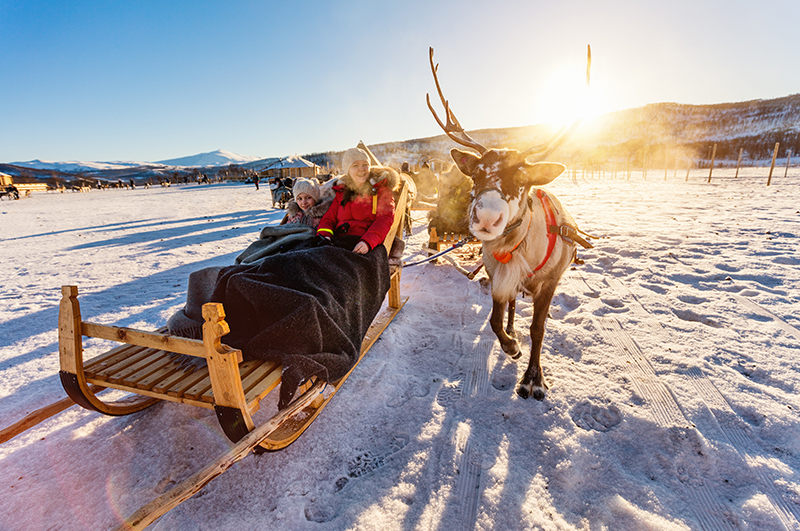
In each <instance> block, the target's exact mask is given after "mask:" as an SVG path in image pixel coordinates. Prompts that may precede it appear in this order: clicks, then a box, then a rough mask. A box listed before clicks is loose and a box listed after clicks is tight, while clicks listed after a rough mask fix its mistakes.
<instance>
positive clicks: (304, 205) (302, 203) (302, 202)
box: [294, 194, 317, 212]
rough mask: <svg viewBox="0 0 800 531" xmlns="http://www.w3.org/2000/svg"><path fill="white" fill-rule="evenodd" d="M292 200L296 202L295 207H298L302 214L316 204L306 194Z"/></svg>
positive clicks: (298, 195)
mask: <svg viewBox="0 0 800 531" xmlns="http://www.w3.org/2000/svg"><path fill="white" fill-rule="evenodd" d="M294 200H295V201H296V202H297V206H299V207H300V209H301V210H302V211H303V212H305V211H306V210H308V209H309V208H311V207H312V206H314V205H316V204H317V202H316V201H314V198H313V197H311V196H310V195H308V194H297V197H295V198H294Z"/></svg>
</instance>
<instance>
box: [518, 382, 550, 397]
mask: <svg viewBox="0 0 800 531" xmlns="http://www.w3.org/2000/svg"><path fill="white" fill-rule="evenodd" d="M517 394H518V395H519V396H521V397H522V398H525V399H527V398H528V397H529V396H531V395H533V398H535V399H536V400H544V396H545V388H544V387H539V386H538V385H537V386H532V385H526V384H521V385H520V386H519V387H517Z"/></svg>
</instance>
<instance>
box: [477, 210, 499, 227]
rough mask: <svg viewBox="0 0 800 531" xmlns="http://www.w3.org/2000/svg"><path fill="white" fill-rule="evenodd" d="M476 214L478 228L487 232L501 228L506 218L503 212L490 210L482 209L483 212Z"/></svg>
mask: <svg viewBox="0 0 800 531" xmlns="http://www.w3.org/2000/svg"><path fill="white" fill-rule="evenodd" d="M476 214H477V216H475V221H476V223H475V224H476V225H477V227H476V228H477V229H478V230H484V231H486V232H490V230H489V229H496V228H497V227H499V226H501V225H502V224H503V222H504V221H505V217H506V216H505V214H504V213H502V212H496V211H491V210H488V209H482V210H481V211H479V212H476Z"/></svg>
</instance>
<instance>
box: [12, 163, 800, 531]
mask: <svg viewBox="0 0 800 531" xmlns="http://www.w3.org/2000/svg"><path fill="white" fill-rule="evenodd" d="M732 173H733V170H719V171H715V173H714V180H713V181H712V183H711V184H707V183H706V182H705V180H706V177H707V171H699V170H698V171H696V172H693V173H692V176H691V177H690V179H689V182H688V183H686V182H685V181H684V176H685V174H682V173H681V172H679V174H680V175H679V176H678V178H677V179H676V178H673V175H672V173H671V172H670V174H669V179H668V181H667V182H664V179H663V174H659V173H658V172H657V171H655V170H653V171H651V172H650V173H649V174H648V178H647V181H644V180H642V178H641V176H640V175H634V176H633V177H632V179H631V180H598V179H594V180H593V179H588V180H584V179H582V178H581V177H580V176H578V179H577V181H573V180H572V176H571V175H570V176H566V175H565V176H563V177H561V178H560V179H559V180H557V181H556V182H555V183H553V185H552V186H550V187H549V190H550V191H552V192H553V193H555V194H556V195H557V196H558V197H559V198H560V199H561V201H562V203H563V204H564V205H565V206H566V207H567V208H568V209H569V210H570V211H571V212H572V214H573V215H574V216H575V218H576V219H577V220H578V222H579V224H580V226H581V228H583V229H584V230H586V231H587V232H589V233H591V234H594V235H596V236H601V237H602V239H599V240H596V241H595V246H596V247H595V249H593V250H590V251H582V252H580V253H579V256H580V257H581V258H583V259H584V260H585V261H586V263H585V264H584V265H581V266H576V267H575V268H574V269H573V270H570V271H568V272H567V274H566V275H565V277H564V278H563V279H562V281H561V285H560V288H559V290H558V292H557V294H556V297H555V298H554V300H553V304H552V307H551V309H550V316H551V319H549V320H548V325H547V327H548V328H547V333H546V335H545V350H544V353H543V364H544V372H545V376H546V377H547V379H548V382H549V384H550V386H551V389H550V391H549V394H548V395H547V397H546V399H545V400H544V401H542V402H537V401H534V400H532V399H529V400H523V399H521V398H519V397H518V396H517V395H516V394H515V393H514V388H515V382H516V381H517V380H518V379H519V377H521V375H522V372H523V371H524V368H525V366H526V364H527V349H528V348H529V344H530V341H529V339H528V337H527V327H528V325H529V324H530V318H531V310H532V308H531V304H530V300H529V299H527V300H520V301H519V302H518V304H517V331H518V335H519V336H521V337H523V338H524V340H523V352H524V354H523V357H522V359H521V360H520V361H519V362H518V363H512V362H511V361H509V360H508V359H506V358H505V355H504V354H503V353H502V351H501V350H500V348H499V345H498V344H497V342H496V340H495V338H494V336H493V334H492V332H491V330H490V329H489V327H488V315H489V311H490V308H491V298H490V296H489V293H488V290H487V289H486V288H484V287H482V285H481V283H479V282H478V281H477V280H475V281H470V280H468V279H467V278H466V277H465V276H463V275H461V274H460V273H458V272H457V271H456V269H455V268H454V267H453V266H451V265H449V264H447V262H441V263H439V264H425V265H421V266H416V267H411V268H407V269H406V270H404V272H403V281H402V290H403V292H404V294H405V295H409V296H410V300H409V301H408V303H407V304H406V306H405V307H404V308H403V310H402V311H401V312H400V314H399V315H398V316H397V317H396V319H395V320H394V321H393V323H392V324H391V325H390V326H389V328H388V329H387V330H386V331H385V332H384V334H383V336H382V337H381V339H380V340H379V341H378V343H376V345H375V346H374V347H373V348H372V350H371V351H370V352H369V354H368V355H367V357H366V358H365V359H364V360H363V361H362V363H361V364H360V365H359V366H358V367H357V368H356V370H355V371H354V373H353V375H352V376H351V377H350V379H348V380H347V382H346V383H345V385H344V387H343V388H342V390H341V391H340V392H339V393H338V394H337V396H336V397H335V398H334V399H333V401H332V402H331V404H330V405H329V406H328V407H327V408H326V409H325V411H324V412H323V413H322V414H321V415H320V417H319V418H318V419H317V420H316V421H315V422H314V424H313V425H312V426H311V427H310V428H309V429H308V431H307V432H306V433H305V434H304V435H303V436H302V437H301V438H300V439H299V440H298V441H297V442H295V443H294V444H293V445H291V446H290V447H288V448H287V449H285V450H283V451H281V452H276V453H269V454H264V455H260V456H255V455H250V456H248V457H246V458H245V459H243V460H241V461H240V462H238V463H237V464H236V465H234V466H233V467H232V468H231V469H230V470H228V471H227V472H225V474H223V475H222V476H220V477H219V478H217V479H215V480H214V481H213V482H211V483H210V484H209V485H207V486H206V487H205V488H204V489H203V491H202V492H201V493H200V494H198V495H196V496H195V497H194V498H192V499H190V500H189V501H187V502H185V503H183V504H182V505H180V506H178V507H177V508H175V509H173V510H172V511H171V512H169V513H167V514H166V515H165V516H164V517H162V518H161V519H160V520H159V521H157V522H156V523H155V524H154V525H153V526H152V528H153V529H162V530H187V531H188V530H200V529H215V530H222V529H224V530H231V531H240V530H261V529H276V528H279V529H287V530H289V529H290V530H295V529H297V530H305V529H308V530H344V529H381V530H383V529H398V530H400V529H403V530H410V529H425V530H431V529H440V530H442V529H448V530H450V529H495V530H518V529H585V530H600V529H612V530H640V529H658V530H663V529H704V530H737V529H740V530H745V529H746V530H765V529H798V528H800V527H798V526H799V525H800V524H798V521H800V477H798V474H800V419H798V411H799V410H800V398H798V395H797V393H798V391H799V390H800V369H798V365H799V364H798V358H799V357H800V312H799V311H798V308H800V170H798V169H791V170H790V174H789V177H788V178H784V177H783V170H782V169H781V171H780V172H778V171H777V170H776V173H775V175H774V176H773V180H772V185H771V186H770V187H766V186H765V184H766V174H765V170H764V169H763V168H761V169H758V170H756V169H753V170H744V171H743V175H740V177H739V178H738V179H736V180H734V179H732V178H731V176H732ZM755 173H758V176H757V177H756V176H754V175H753V174H755ZM726 175H727V177H725V176H726ZM268 197H269V191H268V190H267V189H266V187H262V188H261V190H260V191H256V190H255V189H254V188H253V187H252V186H245V185H233V184H229V185H213V186H202V187H201V186H185V187H172V188H169V189H160V188H159V189H151V190H141V189H137V190H133V191H106V192H100V191H92V192H90V193H88V194H77V193H73V194H35V195H33V196H31V197H30V198H27V199H24V200H20V201H15V202H8V201H3V202H2V203H0V264H1V265H2V267H0V418H1V419H2V422H0V428H3V427H6V426H8V425H9V424H11V423H13V422H15V421H17V420H19V419H20V418H22V417H23V416H25V415H26V414H28V413H30V412H31V411H33V410H35V409H37V408H40V407H43V406H45V405H47V404H49V403H51V402H55V401H56V400H59V399H61V398H63V397H64V396H65V395H64V391H63V390H62V389H61V386H60V383H59V379H58V376H57V373H58V368H59V367H58V355H57V344H56V342H57V334H56V320H57V314H58V308H57V306H58V301H59V298H60V286H61V285H63V284H76V285H78V287H79V290H80V296H79V299H80V301H81V308H82V313H83V316H84V319H91V320H93V321H96V322H105V323H117V324H120V325H126V326H132V327H139V328H145V329H155V328H156V327H159V326H162V325H164V324H165V322H166V320H167V318H168V317H169V316H170V315H171V314H172V312H173V311H175V310H176V309H178V308H179V307H181V306H182V305H183V302H184V296H185V289H186V280H187V277H188V274H189V273H190V272H191V271H193V270H195V269H199V268H201V267H205V266H208V265H227V264H231V263H233V259H234V257H235V256H236V255H237V254H238V253H239V252H240V251H241V250H242V249H244V248H245V247H246V246H247V245H248V244H249V243H250V241H252V240H253V239H254V238H255V237H256V235H257V233H258V231H259V229H260V228H261V227H262V226H264V225H265V224H268V223H277V221H278V220H279V219H280V217H281V216H282V212H281V211H277V210H272V209H271V205H270V201H269V199H268ZM415 215H416V217H418V218H422V217H423V216H424V213H423V212H415ZM426 240H427V234H426V231H425V226H424V222H423V221H421V220H420V221H418V222H416V223H415V224H414V234H413V236H411V237H410V238H409V240H408V242H407V249H406V259H407V260H408V261H413V260H417V259H420V258H422V257H423V253H422V247H423V244H424V243H425V242H426ZM298 333H300V331H298ZM99 343H100V342H99V341H98V342H95V341H94V340H92V341H89V342H88V344H89V346H90V348H89V349H88V350H89V352H88V355H90V356H91V355H93V354H96V353H99V352H100V347H101V345H100V344H99ZM273 412H274V405H269V404H268V405H266V406H265V407H264V408H262V411H261V412H259V415H263V416H264V417H266V416H268V415H270V414H272V413H273ZM230 446H231V443H230V442H228V440H227V439H226V438H225V437H224V435H223V434H222V431H221V429H220V427H219V425H218V424H217V421H216V418H215V415H214V413H213V411H210V410H205V409H199V408H193V407H191V406H183V405H177V404H173V403H162V404H159V405H156V406H154V407H152V408H150V409H148V410H145V411H143V412H140V413H137V414H134V415H130V416H126V417H104V416H101V415H99V414H97V413H92V412H89V411H86V410H83V409H81V408H79V407H77V406H75V407H72V408H70V409H68V410H66V411H64V412H63V413H60V414H58V415H56V416H54V417H52V418H51V419H49V420H47V421H45V422H43V423H42V424H40V425H38V426H36V427H35V428H32V429H30V430H29V431H27V432H25V433H23V434H21V435H20V436H18V437H16V438H14V439H12V440H10V441H8V442H6V443H4V444H2V445H0V485H1V487H0V491H2V493H3V495H2V496H0V529H3V530H31V531H34V530H35V531H39V530H44V529H59V530H60V529H65V530H71V529H76V530H93V531H94V530H99V529H108V528H111V527H114V526H115V525H117V524H119V523H120V522H121V519H122V518H124V517H125V516H127V515H129V514H131V513H132V512H133V511H135V510H136V509H138V508H139V507H140V506H141V505H144V504H145V503H147V502H149V501H150V500H152V499H153V498H155V497H156V496H158V495H159V494H161V493H163V492H166V491H168V490H169V489H170V488H171V487H172V486H174V485H175V484H177V483H179V482H181V481H182V480H183V479H185V478H187V477H188V476H190V475H191V474H192V473H194V472H196V471H198V470H199V469H201V468H202V467H203V466H205V465H206V464H208V463H209V462H211V461H213V460H214V459H215V458H216V457H217V456H219V455H221V454H222V453H224V452H225V451H226V450H227V449H228V448H229V447H230Z"/></svg>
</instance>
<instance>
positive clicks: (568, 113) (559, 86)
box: [532, 64, 603, 127]
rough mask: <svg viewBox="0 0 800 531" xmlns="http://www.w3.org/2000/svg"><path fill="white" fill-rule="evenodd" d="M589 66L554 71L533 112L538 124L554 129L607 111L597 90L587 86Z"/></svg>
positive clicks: (546, 82) (569, 67)
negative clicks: (587, 68)
mask: <svg viewBox="0 0 800 531" xmlns="http://www.w3.org/2000/svg"><path fill="white" fill-rule="evenodd" d="M585 72H586V66H585V65H584V66H583V68H581V67H580V66H578V65H573V64H570V65H564V66H562V67H560V68H558V69H557V70H555V71H553V72H552V73H551V74H550V76H548V77H547V79H546V80H545V82H544V83H543V84H542V85H541V86H540V89H539V90H538V91H537V94H536V101H538V102H540V103H539V104H537V105H536V106H535V108H534V109H533V113H532V117H533V119H534V121H535V122H538V123H545V124H548V125H551V126H554V127H561V126H563V125H568V124H570V123H572V122H574V121H575V120H577V119H581V120H588V119H590V118H594V117H596V116H598V115H599V114H601V113H602V112H603V109H602V107H603V105H602V98H600V95H599V94H598V90H597V88H596V87H593V86H590V87H587V86H586V77H585V75H586V74H585Z"/></svg>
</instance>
